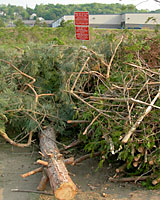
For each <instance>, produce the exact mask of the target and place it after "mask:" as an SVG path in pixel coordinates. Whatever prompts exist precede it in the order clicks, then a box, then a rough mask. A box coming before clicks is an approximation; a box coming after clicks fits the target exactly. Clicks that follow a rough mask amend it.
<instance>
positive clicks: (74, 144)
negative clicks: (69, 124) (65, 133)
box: [64, 139, 82, 150]
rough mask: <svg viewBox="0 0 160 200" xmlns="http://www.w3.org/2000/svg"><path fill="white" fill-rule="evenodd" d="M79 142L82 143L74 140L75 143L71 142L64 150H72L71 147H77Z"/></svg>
mask: <svg viewBox="0 0 160 200" xmlns="http://www.w3.org/2000/svg"><path fill="white" fill-rule="evenodd" d="M81 142H82V141H81V140H79V139H78V140H76V141H73V142H72V143H71V144H69V145H67V146H65V147H64V149H65V150H67V149H70V148H72V147H75V146H77V145H79V144H80V143H81Z"/></svg>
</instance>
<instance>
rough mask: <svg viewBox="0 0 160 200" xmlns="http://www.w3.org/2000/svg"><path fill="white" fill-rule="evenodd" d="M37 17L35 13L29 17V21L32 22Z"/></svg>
mask: <svg viewBox="0 0 160 200" xmlns="http://www.w3.org/2000/svg"><path fill="white" fill-rule="evenodd" d="M36 17H37V14H36V13H33V14H32V15H30V17H29V19H30V20H34V19H35V18H36Z"/></svg>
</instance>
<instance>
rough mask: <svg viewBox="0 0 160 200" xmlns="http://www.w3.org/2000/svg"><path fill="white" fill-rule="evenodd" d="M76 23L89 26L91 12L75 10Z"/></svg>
mask: <svg viewBox="0 0 160 200" xmlns="http://www.w3.org/2000/svg"><path fill="white" fill-rule="evenodd" d="M74 17H75V25H78V26H89V12H74Z"/></svg>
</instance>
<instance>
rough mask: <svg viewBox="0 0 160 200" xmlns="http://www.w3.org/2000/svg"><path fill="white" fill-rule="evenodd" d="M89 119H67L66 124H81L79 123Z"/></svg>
mask: <svg viewBox="0 0 160 200" xmlns="http://www.w3.org/2000/svg"><path fill="white" fill-rule="evenodd" d="M88 122H89V121H86V120H68V121H67V123H68V124H81V123H88Z"/></svg>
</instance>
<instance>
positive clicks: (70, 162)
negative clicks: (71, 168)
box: [64, 157, 74, 165]
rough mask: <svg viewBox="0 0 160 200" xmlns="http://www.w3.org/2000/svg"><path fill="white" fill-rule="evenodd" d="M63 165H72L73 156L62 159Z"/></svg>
mask: <svg viewBox="0 0 160 200" xmlns="http://www.w3.org/2000/svg"><path fill="white" fill-rule="evenodd" d="M64 163H65V165H72V164H73V163H74V157H70V158H67V159H65V160H64Z"/></svg>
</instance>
